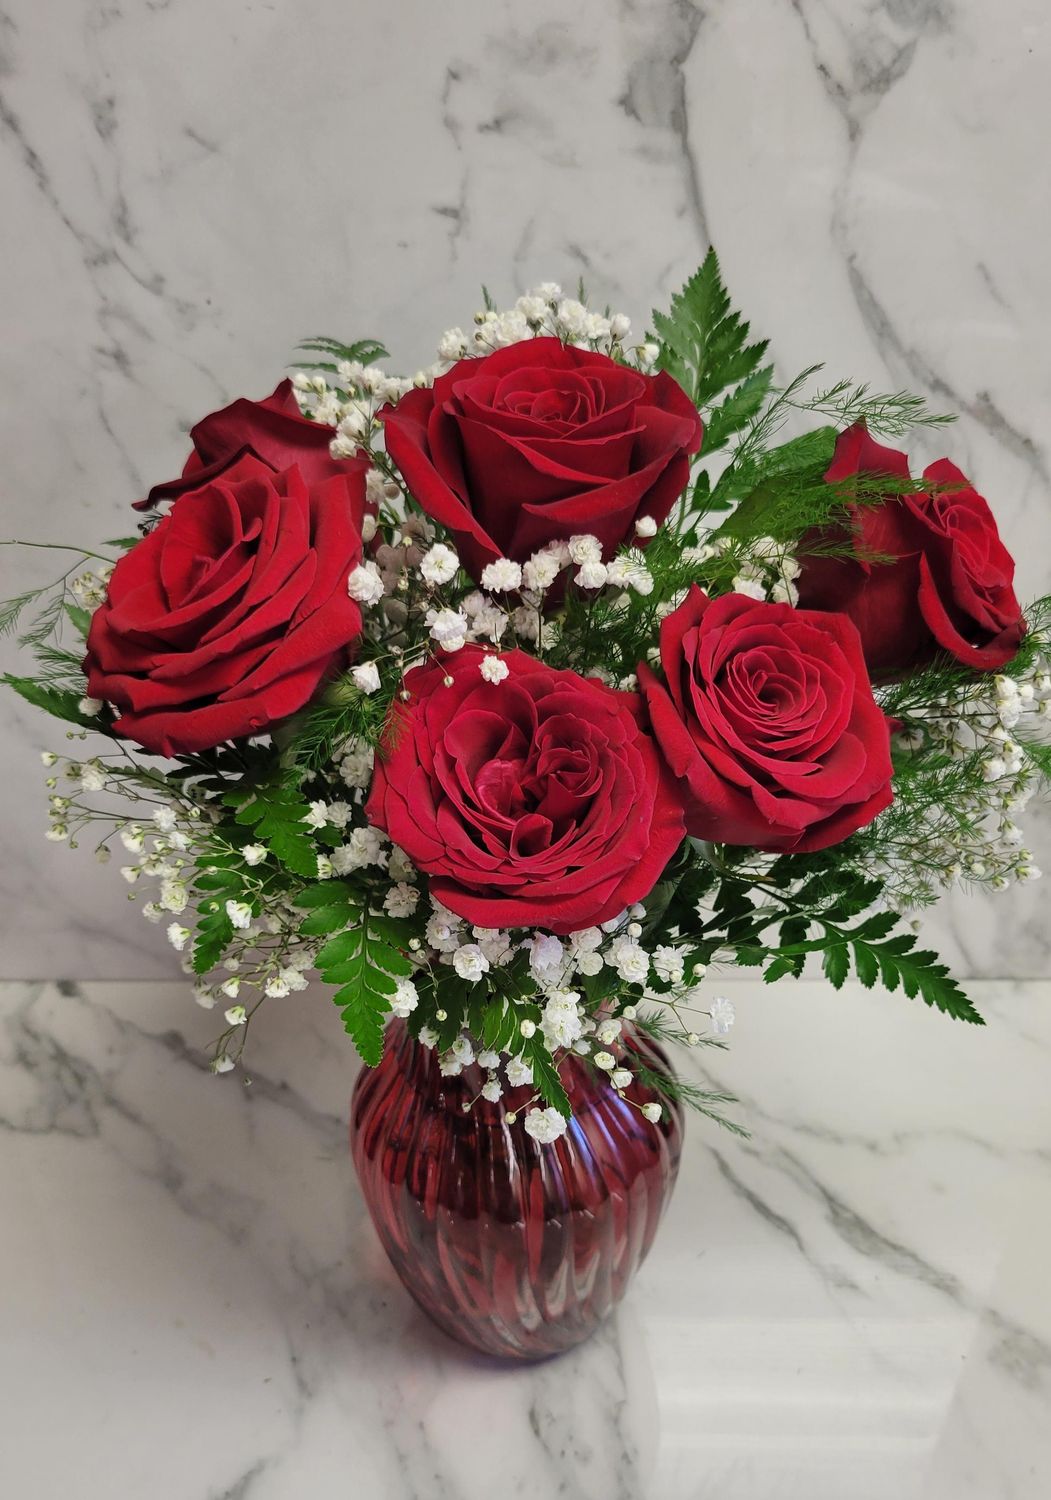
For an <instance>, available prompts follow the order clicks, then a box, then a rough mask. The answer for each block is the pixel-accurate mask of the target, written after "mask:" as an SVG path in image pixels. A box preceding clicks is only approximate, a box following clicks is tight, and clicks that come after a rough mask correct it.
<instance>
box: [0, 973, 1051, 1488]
mask: <svg viewBox="0 0 1051 1500" xmlns="http://www.w3.org/2000/svg"><path fill="white" fill-rule="evenodd" d="M732 994H733V997H734V1000H735V1003H736V1005H737V1010H738V1017H739V1020H738V1026H737V1027H736V1028H735V1032H734V1035H733V1038H732V1041H733V1045H732V1047H731V1049H730V1050H729V1051H728V1052H727V1053H725V1054H719V1055H718V1057H717V1066H716V1067H715V1068H714V1069H713V1073H712V1077H713V1079H714V1081H716V1082H717V1083H718V1084H719V1085H721V1086H724V1087H726V1088H729V1089H732V1090H735V1091H736V1092H737V1093H738V1094H739V1095H740V1097H741V1106H740V1109H739V1111H738V1115H739V1118H740V1119H741V1121H742V1123H744V1124H746V1125H747V1127H748V1128H749V1129H750V1131H751V1138H750V1139H749V1140H747V1141H738V1140H735V1139H733V1138H731V1137H729V1136H727V1135H724V1134H721V1133H719V1132H718V1131H717V1130H716V1129H715V1127H711V1126H707V1125H706V1124H705V1122H703V1121H701V1120H699V1119H696V1118H695V1119H692V1120H691V1121H690V1122H689V1132H688V1139H687V1144H686V1150H685V1154H684V1160H683V1167H682V1175H681V1178H680V1183H679V1186H678V1189H677V1192H676V1196H675V1198H674V1200H673V1203H672V1206H671V1210H670V1212H669V1214H668V1217H667V1218H666V1220H665V1222H664V1224H663V1226H662V1228H661V1231H660V1234H659V1236H658V1239H657V1242H656V1245H655V1248H654V1250H653V1252H652V1254H651V1257H650V1259H649V1260H648V1261H647V1263H646V1265H645V1267H644V1268H643V1271H642V1273H641V1274H640V1277H639V1279H638V1282H637V1284H636V1287H635V1289H634V1290H633V1292H632V1293H631V1295H630V1296H629V1298H628V1299H627V1300H626V1302H625V1303H624V1304H623V1306H622V1308H621V1310H620V1312H619V1314H618V1315H617V1317H616V1318H615V1319H614V1320H613V1322H611V1323H610V1324H609V1325H608V1326H607V1327H606V1328H605V1329H603V1330H602V1332H601V1333H600V1334H599V1336H597V1337H596V1339H594V1340H593V1341H592V1342H591V1343H590V1344H588V1345H586V1346H584V1347H583V1348H582V1349H580V1350H578V1351H576V1352H574V1353H572V1354H570V1355H568V1356H566V1357H564V1358H562V1359H559V1360H553V1361H550V1362H548V1363H545V1364H541V1365H539V1366H536V1367H532V1368H509V1367H502V1366H497V1365H494V1364H493V1363H491V1362H489V1361H487V1360H485V1359H483V1358H481V1357H479V1356H474V1355H471V1354H469V1353H466V1352H465V1351H462V1350H460V1349H459V1348H458V1347H457V1346H455V1345H453V1344H452V1343H450V1342H448V1341H447V1340H446V1339H445V1338H444V1337H443V1336H442V1335H440V1334H438V1333H437V1332H436V1331H434V1330H433V1329H431V1327H430V1325H429V1324H427V1323H426V1322H425V1321H424V1319H423V1317H422V1315H421V1314H419V1313H418V1312H417V1311H416V1309H415V1307H414V1305H413V1304H412V1303H411V1301H410V1300H409V1298H408V1297H407V1295H406V1294H405V1292H404V1291H403V1290H402V1289H401V1287H400V1285H399V1284H398V1283H397V1281H396V1280H395V1278H394V1276H393V1273H392V1272H391V1271H390V1269H389V1267H388V1265H387V1263H386V1261H385V1259H384V1257H383V1255H382V1252H381V1251H380V1249H379V1246H378V1243H377V1241H376V1239H375V1237H374V1234H373V1232H372V1229H371V1227H370V1225H369V1224H368V1221H367V1217H366V1215H365V1212H364V1209H363V1206H362V1204H361V1201H360V1197H359V1194H358V1190H357V1187H356V1184H355V1182H354V1177H353V1170H352V1167H351V1164H350V1161H349V1155H348V1151H347V1142H346V1119H347V1106H348V1096H349V1091H350V1085H351V1082H352V1078H353V1073H354V1068H355V1066H356V1065H355V1063H354V1061H353V1058H352V1054H351V1051H350V1048H349V1046H348V1044H347V1043H346V1039H345V1038H344V1037H343V1036H342V1034H341V1032H340V1029H339V1019H338V1016H337V1014H336V1012H335V1010H334V1008H333V1007H332V1006H331V1005H330V1004H329V1003H328V1001H327V999H326V997H325V995H324V994H323V993H322V992H320V991H313V990H312V991H309V992H307V993H306V994H305V995H301V996H296V997H293V998H290V999H287V1000H284V1001H278V1002H271V1008H270V1013H269V1014H267V1015H265V1016H263V1017H261V1018H260V1020H259V1021H258V1022H257V1023H256V1025H257V1027H258V1030H257V1032H256V1033H255V1034H254V1036H253V1038H252V1045H251V1049H250V1054H249V1071H248V1073H247V1075H242V1074H240V1073H235V1074H231V1075H228V1076H227V1077H225V1078H214V1077H212V1076H211V1075H209V1074H208V1073H207V1072H206V1071H205V1070H204V1065H203V1060H204V1057H205V1054H206V1050H207V1044H208V1040H209V1037H210V1031H211V1028H212V1026H213V1025H214V1017H213V1016H209V1015H207V1014H205V1013H204V1012H201V1011H200V1010H198V1009H197V1008H196V1007H195V1006H194V1005H193V1003H192V1000H191V999H190V996H189V993H188V988H187V986H186V985H185V984H165V983H152V984H142V983H119V984H117V983H109V984H98V983H94V984H92V983H87V984H68V983H67V984H61V985H55V984H48V983H31V984H29V983H27V984H13V983H8V984H6V985H2V986H0V1197H2V1201H3V1204H4V1231H3V1234H2V1235H0V1287H2V1288H3V1290H2V1292H0V1328H2V1331H3V1337H2V1338H0V1407H2V1409H3V1411H4V1414H5V1438H4V1442H3V1444H2V1445H0V1487H2V1489H3V1492H4V1493H5V1494H13V1495H19V1496H22V1495H25V1496H30V1495H32V1496H37V1495H39V1496H41V1497H50V1496H52V1495H56V1496H57V1495H62V1494H69V1493H76V1494H77V1495H78V1496H82V1497H83V1500H95V1497H98V1500H109V1497H110V1496H114V1495H117V1496H121V1497H123V1496H129V1497H130V1496H136V1497H137V1496H140V1495H147V1494H148V1495H150V1496H152V1497H155V1500H167V1497H169V1496H170V1497H171V1500H298V1497H300V1496H302V1495H310V1496H311V1497H316V1500H330V1497H331V1500H336V1497H347V1500H390V1497H394V1500H437V1497H455V1500H473V1497H475V1496H478V1497H483V1496H489V1495H491V1494H493V1493H494V1492H495V1491H499V1492H500V1493H502V1494H506V1495H510V1496H521V1497H527V1496H530V1497H543V1500H546V1497H548V1496H555V1495H559V1496H564V1497H568V1500H609V1497H617V1500H768V1497H769V1500H774V1497H777V1500H784V1497H791V1500H797V1497H798V1500H887V1497H888V1496H894V1500H1042V1497H1043V1496H1045V1495H1046V1494H1047V1491H1048V1485H1049V1483H1051V1433H1049V1431H1048V1426H1047V1421H1046V1413H1047V1407H1048V1400H1049V1397H1051V1303H1049V1300H1048V1297H1047V1293H1046V1265H1047V1259H1048V1252H1049V1248H1051V1103H1049V1096H1048V1091H1047V1072H1048V1066H1049V1063H1051V985H1048V984H1047V983H1037V982H1029V983H1009V982H980V983H978V984H977V985H976V998H977V1000H978V1002H979V1004H980V1005H981V1007H982V1009H983V1011H984V1012H985V1015H986V1017H987V1021H988V1025H987V1027H986V1028H985V1030H984V1031H982V1030H979V1029H977V1028H971V1027H965V1026H962V1025H955V1024H953V1023H952V1022H950V1021H947V1020H946V1019H945V1018H943V1017H941V1016H939V1015H936V1014H933V1013H931V1012H929V1011H927V1010H925V1009H924V1008H923V1007H922V1006H921V1005H919V1004H918V1003H911V1004H910V1003H909V1002H908V1001H906V1000H904V999H903V998H901V997H900V996H894V997H891V996H879V995H875V994H869V993H865V992H861V991H859V990H858V989H857V988H856V987H854V988H851V987H849V986H848V987H847V988H846V989H845V990H844V991H843V992H842V993H840V994H836V993H834V992H833V991H831V990H830V989H829V988H828V987H827V986H825V985H824V984H821V983H803V984H799V985H789V984H788V983H787V982H784V983H782V984H780V985H777V986H775V987H773V988H772V989H767V988H764V987H763V986H762V985H758V984H752V983H744V982H740V981H738V982H736V983H735V984H734V985H733V989H732ZM705 1061H706V1062H707V1061H708V1060H707V1059H705ZM59 1428H60V1429H61V1440H57V1438H56V1433H57V1431H58V1429H59Z"/></svg>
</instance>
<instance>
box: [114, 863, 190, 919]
mask: <svg viewBox="0 0 1051 1500" xmlns="http://www.w3.org/2000/svg"><path fill="white" fill-rule="evenodd" d="M123 873H124V872H123V871H121V874H123ZM189 901H190V892H189V890H188V889H187V887H186V882H185V881H184V880H164V881H162V882H161V894H160V900H159V902H158V905H159V906H161V907H163V908H164V910H165V911H170V912H171V914H172V916H173V917H177V916H178V915H179V913H180V912H184V911H185V910H186V908H187V906H188V905H189Z"/></svg>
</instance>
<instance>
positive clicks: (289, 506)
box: [84, 457, 365, 755]
mask: <svg viewBox="0 0 1051 1500" xmlns="http://www.w3.org/2000/svg"><path fill="white" fill-rule="evenodd" d="M364 492H365V479H364V475H363V474H362V473H360V472H358V473H353V474H341V475H339V476H338V477H336V478H335V479H327V480H325V481H323V482H321V483H314V484H311V483H308V482H307V480H306V479H304V477H303V475H302V474H301V473H300V471H299V469H298V468H291V469H288V470H286V471H285V472H284V473H283V474H275V473H273V472H272V471H271V470H270V469H269V468H267V466H266V465H265V464H263V463H260V461H259V460H258V459H256V458H252V457H245V458H242V459H240V460H239V461H238V462H237V463H236V464H235V465H233V467H231V468H228V469H227V470H226V471H225V473H224V474H223V476H222V478H221V479H217V480H213V481H211V482H206V483H205V484H203V485H202V486H201V487H200V488H199V489H197V490H194V491H191V492H189V493H186V494H183V495H181V496H180V497H179V498H178V499H177V500H176V501H175V504H174V505H173V506H172V508H171V510H170V511H169V512H168V514H167V515H166V516H163V517H162V518H161V520H160V521H159V522H158V523H157V525H156V527H155V528H154V530H153V531H151V532H150V533H149V535H148V536H146V537H145V538H144V539H143V540H142V541H141V542H139V543H137V545H136V546H134V547H133V548H132V549H131V551H130V552H127V553H125V555H124V556H123V557H122V558H121V559H120V561H119V562H118V563H117V566H116V568H115V569H114V570H113V576H112V577H111V578H110V581H109V590H108V594H107V597H106V601H105V603H104V604H102V605H101V606H100V608H99V609H98V610H96V612H95V614H94V615H93V617H92V621H91V629H90V631H89V633H88V654H87V658H86V660H85V663H84V667H85V671H86V672H87V674H88V692H89V693H90V694H91V696H92V697H95V698H102V699H105V700H106V701H107V702H109V703H112V704H113V705H114V706H115V707H116V708H117V710H118V712H119V718H118V719H117V722H116V728H117V729H118V730H119V731H120V732H121V733H122V734H125V735H127V736H128V738H129V739H132V740H135V741H136V742H137V743H138V744H140V745H142V746H144V748H145V749H147V750H151V751H154V752H156V753H157V754H159V755H177V754H180V753H188V752H191V751H196V750H207V749H209V748H210V747H211V746H213V745H218V744H221V743H222V741H223V740H229V739H238V738H243V737H244V736H246V735H252V734H259V733H260V732H261V731H262V730H264V729H266V728H267V727H268V726H269V725H271V724H273V723H275V722H276V721H277V720H279V719H284V718H287V717H288V715H289V714H292V713H295V711H296V710H297V709H299V708H302V707H303V705H304V703H306V702H307V700H308V699H309V698H310V696H311V694H312V693H313V692H314V691H315V689H316V688H317V686H318V684H319V683H320V682H321V680H322V679H323V678H324V677H325V675H326V674H327V672H328V671H329V669H330V668H331V667H332V666H334V665H335V664H337V663H338V662H339V661H340V659H341V658H342V657H343V656H344V655H345V652H346V648H347V646H348V645H349V644H350V643H351V642H352V641H354V640H355V639H356V637H357V636H358V635H359V634H360V631H361V611H360V609H359V608H358V606H357V604H355V602H354V601H353V599H351V598H350V597H349V596H348V594H347V576H348V574H349V573H350V571H351V569H352V568H354V567H356V566H357V564H358V562H359V561H360V560H361V521H362V515H363V509H364Z"/></svg>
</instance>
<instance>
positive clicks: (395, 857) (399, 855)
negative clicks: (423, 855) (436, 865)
mask: <svg viewBox="0 0 1051 1500" xmlns="http://www.w3.org/2000/svg"><path fill="white" fill-rule="evenodd" d="M387 873H388V875H389V876H390V878H391V879H392V880H404V881H405V882H406V883H407V884H410V885H411V883H412V882H413V881H414V880H416V879H417V877H418V876H419V871H418V870H417V868H416V866H415V865H414V864H413V862H412V860H411V859H410V858H409V856H408V855H407V854H406V853H405V850H404V849H399V848H398V846H397V844H395V846H394V847H393V849H391V851H390V858H389V859H388V861H387Z"/></svg>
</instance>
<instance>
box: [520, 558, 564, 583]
mask: <svg viewBox="0 0 1051 1500" xmlns="http://www.w3.org/2000/svg"><path fill="white" fill-rule="evenodd" d="M560 567H561V564H560V563H559V560H558V558H557V557H556V556H555V555H554V554H553V553H551V552H546V551H545V552H534V553H533V556H532V557H531V558H530V559H529V561H528V562H526V563H525V564H523V567H522V582H523V583H524V585H525V586H526V588H527V589H532V590H534V591H535V592H536V593H543V592H544V591H545V589H549V588H550V587H551V585H552V584H553V583H554V581H555V579H556V578H557V577H558V574H559V570H560Z"/></svg>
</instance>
